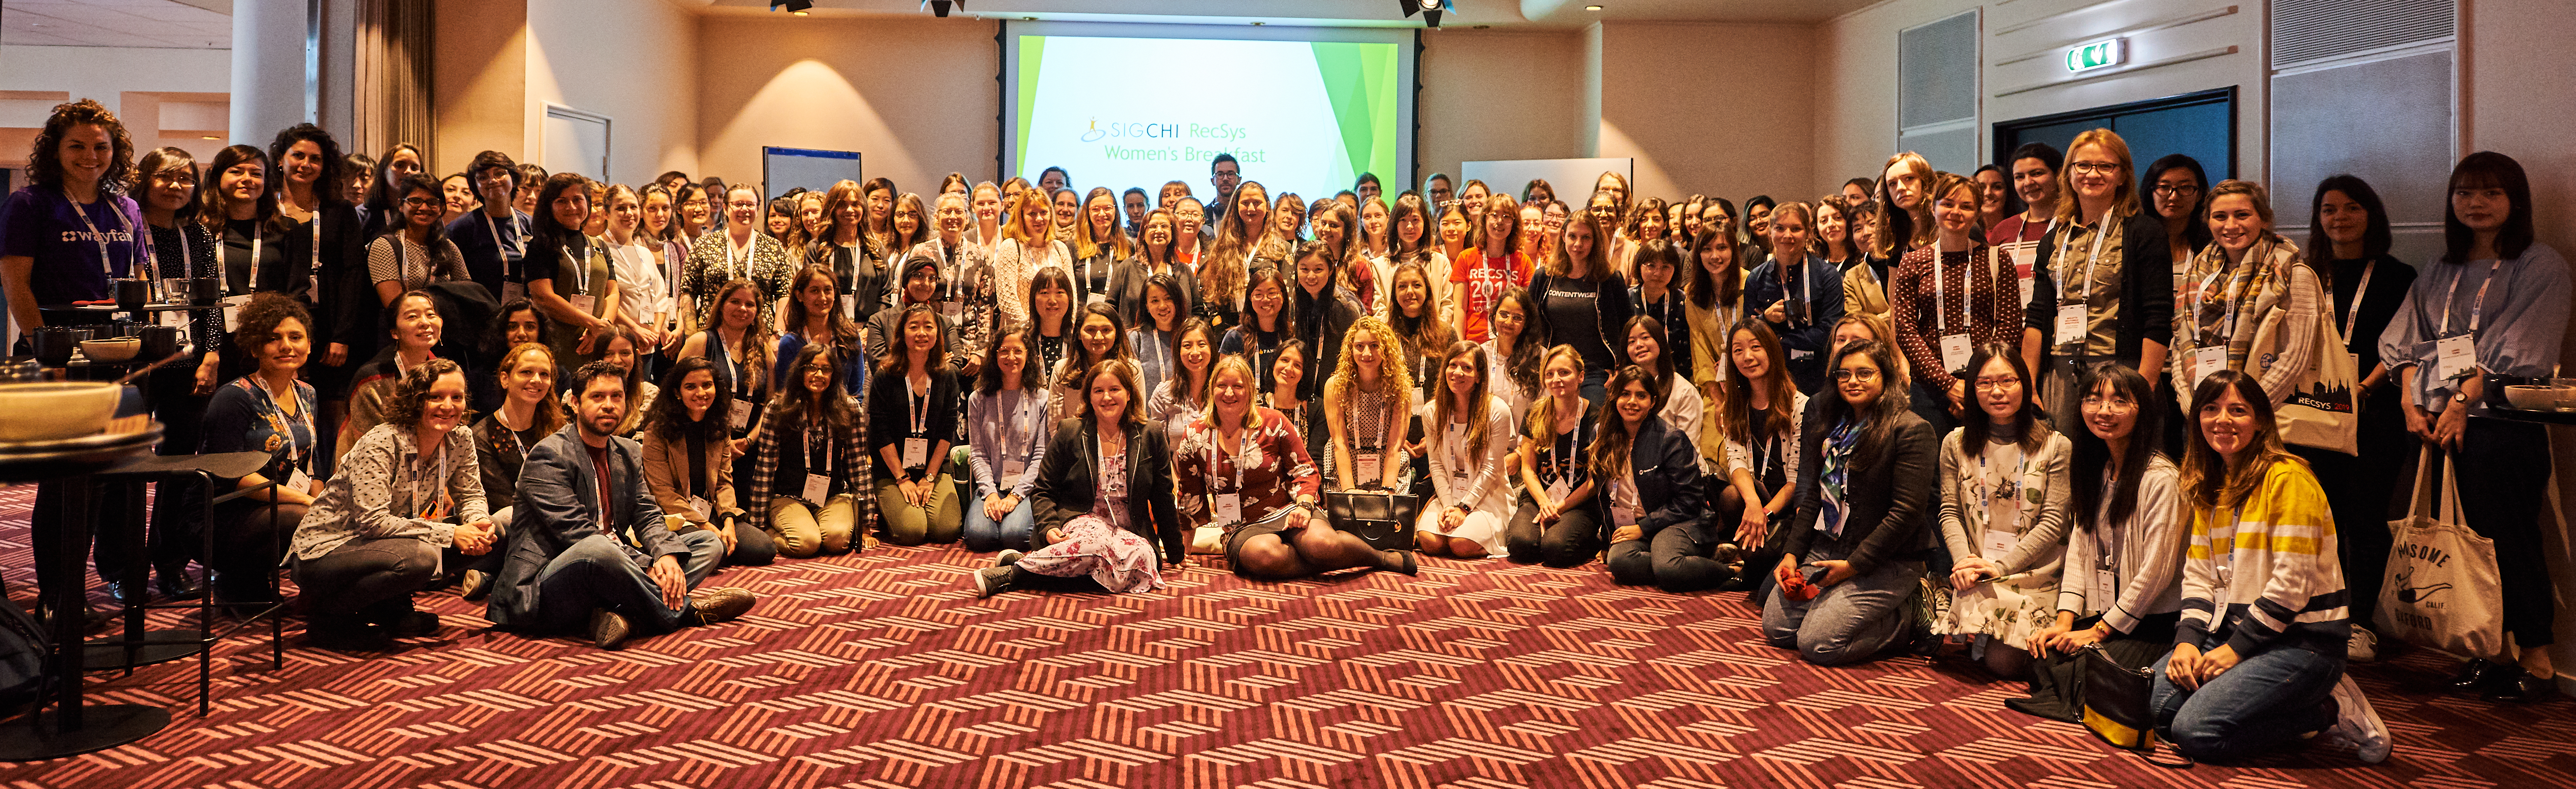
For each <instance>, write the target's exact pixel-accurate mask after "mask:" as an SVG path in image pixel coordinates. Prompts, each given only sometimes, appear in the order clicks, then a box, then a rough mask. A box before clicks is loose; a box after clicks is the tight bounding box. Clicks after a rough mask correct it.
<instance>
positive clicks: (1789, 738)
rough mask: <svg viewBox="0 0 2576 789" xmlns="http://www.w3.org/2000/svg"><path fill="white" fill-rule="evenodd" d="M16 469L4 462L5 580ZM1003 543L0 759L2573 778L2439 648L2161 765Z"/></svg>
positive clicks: (233, 675) (192, 783) (1212, 773)
mask: <svg viewBox="0 0 2576 789" xmlns="http://www.w3.org/2000/svg"><path fill="white" fill-rule="evenodd" d="M31 490H32V489H31V488H26V487H20V488H14V489H9V490H5V491H0V524H5V526H0V565H5V567H6V568H7V570H6V580H7V582H8V585H9V593H10V594H11V595H13V596H15V597H16V598H17V599H19V600H21V601H25V600H28V599H29V598H30V597H31V596H32V591H31V590H32V587H33V574H32V572H31V571H29V570H27V569H26V568H27V567H28V566H29V564H28V555H27V550H28V549H27V542H26V537H27V531H26V518H27V509H28V504H29V500H30V499H31V498H32V496H31ZM985 562H986V560H985V559H983V558H982V557H976V556H971V555H968V554H966V553H964V552H963V551H961V550H960V549H957V548H955V547H934V548H924V549H895V548H888V549H884V550H880V551H877V552H874V553H871V554H868V555H864V556H843V557H838V558H832V559H824V560H817V561H802V562H786V563H782V564H779V565H776V566H772V567H766V568H754V569H747V570H729V571H726V572H725V573H723V574H721V575H719V576H718V583H721V584H725V585H734V586H744V587H749V588H751V589H754V590H756V591H758V592H760V593H761V594H762V595H763V600H762V601H761V604H760V606H759V608H757V609H755V610H754V611H753V613H752V615H751V616H748V617H745V618H744V619H742V620H740V621H737V622H734V623H731V624H727V625H723V626H719V627H712V628H705V629H698V630H687V631H682V632H680V633H677V634H672V635H666V636H662V637H659V638H653V639H649V640H644V641H641V642H639V643H636V644H634V645H632V646H630V647H628V648H627V649H626V650H625V651H622V652H613V653H612V652H600V651H598V650H595V649H592V648H590V647H589V646H586V645H583V644H578V643H574V642H572V641H568V640H564V639H544V640H536V639H528V638H523V637H520V636H516V635H510V634H505V633H498V632H492V631H490V630H488V629H487V623H486V622H485V621H484V620H483V619H482V618H481V617H480V614H481V613H482V607H481V606H480V605H479V604H469V603H465V602H463V601H461V600H459V599H457V598H456V597H455V596H454V595H453V593H439V594H435V595H428V596H426V599H425V600H424V603H423V607H424V608H426V609H428V610H433V611H436V612H438V613H439V614H441V615H443V616H444V618H445V620H446V625H447V626H446V629H445V630H444V631H443V632H441V633H439V634H438V636H437V637H435V638H427V639H418V640H414V641H410V642H405V643H404V644H403V646H402V648H401V649H400V650H399V651H397V652H395V653H393V654H388V655H380V656H365V657H360V656H353V655H346V654H338V653H332V652H327V651H322V650H317V649H312V648H306V647H304V646H303V645H302V641H301V638H300V634H299V633H297V632H296V629H297V627H298V626H297V625H295V624H292V623H290V624H289V626H288V627H289V630H288V634H287V638H288V639H289V646H290V647H292V648H291V649H290V650H289V651H288V652H287V655H286V665H285V668H283V669H278V670H272V669H271V668H269V662H268V660H269V658H268V644H267V636H266V634H265V633H266V629H265V628H261V629H260V633H259V634H258V635H252V636H244V637H240V638H236V639H234V640H232V641H230V642H227V643H226V644H224V645H223V647H222V648H221V649H220V651H219V653H218V655H217V657H216V666H215V669H214V672H215V691H214V694H215V701H214V711H213V714H211V715H209V716H207V717H205V718H197V717H195V712H196V699H195V691H196V686H195V677H196V671H197V666H196V663H195V662H194V661H193V660H190V661H185V662H179V663H171V664H163V665H160V666H154V667H151V668H148V669H145V670H142V671H138V672H136V673H134V674H133V675H131V676H125V675H121V674H118V673H114V672H109V673H100V674H93V675H91V685H90V688H91V692H92V694H93V697H94V698H96V697H105V698H107V699H110V700H114V701H121V702H132V703H149V704H161V705H166V706H168V707H170V708H171V710H172V718H173V722H172V724H171V726H170V727H169V728H168V729H166V730H164V731H162V732H161V733H159V734H157V735H154V736H152V737H150V738H147V739H145V740H143V741H141V742H138V743H135V744H132V745H128V746H125V747H121V748H117V749H114V750H110V751H107V752H103V753H98V754H92V755H89V756H83V757H78V758H73V759H66V760H59V761H54V762H46V763H36V764H15V765H0V786H5V787H8V789H53V788H55V787H223V788H224V789H263V788H266V787H281V788H284V787H297V788H301V787H315V788H321V789H380V788H382V789H392V788H397V787H434V788H435V789H485V788H487V787H591V786H600V787H652V788H653V789H712V788H714V787H797V788H799V789H803V788H807V787H849V788H852V789H859V788H866V789H896V788H897V787H976V788H977V789H1005V788H1007V787H1038V786H1043V787H1059V788H1061V789H1112V788H1113V787H1188V789H1234V788H1235V787H1257V788H1258V789H1321V788H1322V787H1404V788H1405V789H1434V787H1457V788H1458V789H1505V788H1506V787H1531V788H1533V789H1537V788H1542V787H1583V788H1584V789H1613V788H1614V787H1617V788H1622V789H1624V788H1625V787H1639V788H1640V789H1710V788H1712V787H1768V786H1788V787H1820V788H1821V787H1841V788H1848V789H1898V788H1899V787H1916V786H1920V787H1960V786H1975V787H2043V788H2045V789H2077V788H2078V787H2120V786H2155V787H2168V786H2169V787H2202V786H2225V787H2234V788H2236V789H2258V788H2260V789H2272V788H2275V787H2299V786H2311V787H2341V786H2366V787H2398V786H2421V787H2442V788H2445V789H2449V788H2454V787H2456V788H2466V787H2486V786H2501V787H2529V786H2542V785H2565V786H2576V703H2569V702H2564V701H2561V702H2557V703H2553V704H2549V705H2544V706H2540V707H2537V708H2496V707H2492V706H2489V705H2486V704H2483V703H2480V702H2478V701H2476V700H2474V699H2462V698H2456V697H2438V696H2431V695H2425V694H2420V693H2415V692H2410V691H2407V690H2405V689H2404V688H2405V687H2406V686H2408V685H2411V684H2414V683H2420V682H2423V681H2425V680H2426V679H2428V678H2429V677H2431V676H2432V675H2433V674H2435V673H2436V672H2439V671H2442V670H2444V669H2445V668H2446V666H2447V661H2442V660H2440V659H2439V658H2437V657H2436V658H2415V659H2407V660H2399V661H2396V662H2394V663H2390V664H2382V665H2378V666H2371V667H2367V668H2364V669H2362V670H2361V671H2360V672H2359V676H2360V680H2361V683H2362V685H2363V687H2365V688H2367V689H2368V690H2369V692H2370V693H2371V694H2372V696H2373V698H2374V700H2375V701H2376V703H2377V704H2378V707H2379V710H2380V712H2381V713H2382V714H2383V715H2385V716H2387V718H2388V720H2389V724H2390V727H2391V728H2392V729H2394V730H2395V733H2396V740H2397V747H2396V755H2395V756H2394V757H2392V758H2391V759H2390V760H2389V761H2388V763H2386V764H2383V765H2379V766H2377V767H2368V766H2362V765H2360V764H2358V763H2357V762H2355V761H2353V760H2352V759H2350V758H2349V757H2348V756H2344V755H2340V754H2329V753H2324V752H2322V751H2318V752H2310V753H2296V754H2288V755H2282V756H2276V757H2272V758H2269V759H2267V760H2265V761H2262V762H2259V763H2256V764H2253V765H2247V766H2237V767H2227V768H2221V767H2212V766H2207V765H2203V766H2200V767H2198V768H2196V769H2192V770H2188V771H2173V770H2166V769H2161V768H2157V767H2153V766H2149V765H2146V764H2145V763H2143V762H2141V761H2139V760H2138V759H2137V758H2135V757H2132V756H2130V755H2128V754H2125V753H2122V752H2119V751H2116V750H2113V749H2111V748H2109V747H2107V746H2104V745H2101V744H2099V743H2098V742H2097V741H2095V740H2093V739H2092V738H2091V737H2090V736H2088V735H2087V734H2086V733H2085V732H2084V731H2083V730H2082V729H2081V728H2079V727H2077V726H2074V725H2072V724H2060V723H2049V722H2043V721H2039V720H2037V719H2034V718H2030V717H2026V716H2023V715H2020V714H2018V713H2014V712H2011V711H2008V710H2005V709H2004V708H2003V706H2002V702H2003V700H2004V699H2005V698H2008V697H2012V696H2015V695H2019V694H2018V691H2017V689H2016V688H2015V687H2012V686H2009V685H2008V684H2005V683H1987V682H1985V681H1984V680H1983V679H1982V677H1981V676H1979V675H1977V674H1975V673H1973V672H1972V671H1970V670H1967V669H1960V668H1953V667H1947V666H1939V665H1932V664H1928V663H1926V662H1925V661H1923V660H1919V659H1900V660H1889V661H1882V662H1879V663H1876V664H1872V665H1868V666H1864V667H1860V668H1847V669H1818V668H1813V667H1809V666H1806V665H1804V664H1802V663H1799V662H1796V661H1795V660H1793V659H1791V658H1790V656H1789V655H1788V654H1787V653H1784V652H1781V651H1779V650H1774V649H1772V648H1770V647H1768V646H1765V645H1763V643H1762V642H1761V638H1760V635H1759V633H1758V631H1757V618H1758V612H1756V611H1754V610H1751V609H1749V608H1747V607H1746V606H1745V605H1744V603H1743V595H1740V594H1723V595H1720V594H1700V595H1684V596H1674V595H1666V594H1662V593H1659V592H1653V591H1639V590H1635V589H1625V588H1619V587H1615V586H1612V585H1610V584H1609V583H1608V582H1607V579H1606V576H1605V574H1604V573H1603V572H1602V571H1601V570H1600V569H1599V568H1598V566H1597V565H1596V566H1595V567H1593V568H1589V569H1583V570H1573V571H1557V570H1548V569H1542V568H1532V567H1521V566H1516V565H1512V564H1509V563H1505V562H1501V561H1486V562H1475V563H1460V562H1452V561H1445V560H1432V561H1427V562H1426V563H1425V566H1424V568H1423V571H1422V575H1421V577H1420V578H1418V579H1408V578H1405V577H1402V576H1397V575H1388V574H1361V575H1355V576H1346V577H1336V578H1331V579H1327V580H1323V581H1318V582H1308V583H1291V584H1254V583H1246V582H1243V581H1241V580H1238V579H1236V578H1234V577H1233V576H1231V575H1228V574H1225V573H1222V572H1218V571H1213V570H1209V569H1205V568H1196V569H1192V570H1190V571H1188V572H1187V573H1186V574H1184V575H1182V576H1181V577H1180V578H1179V579H1178V581H1177V582H1176V583H1175V584H1173V587H1172V588H1170V589H1167V590H1164V591H1162V592H1158V593H1155V594H1148V595H1134V596H1107V595H1081V594H1027V593H1014V594H1008V595H1003V596H1000V597H996V598H994V599H991V600H985V601H978V600H975V599H974V596H973V594H972V593H970V592H968V591H966V587H965V580H966V574H967V573H968V572H969V570H970V569H971V568H974V567H980V566H984V564H985ZM94 599H96V600H99V601H101V602H104V600H105V596H104V592H103V591H97V592H96V593H95V594H94ZM186 616H187V615H170V616H168V617H166V618H156V622H155V625H156V626H164V627H168V626H182V625H185V624H188V623H190V622H191V621H192V620H190V619H187V618H186ZM5 736H11V731H10V730H8V729H5V728H0V737H5Z"/></svg>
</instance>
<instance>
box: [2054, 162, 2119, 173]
mask: <svg viewBox="0 0 2576 789" xmlns="http://www.w3.org/2000/svg"><path fill="white" fill-rule="evenodd" d="M2066 169H2068V170H2072V171H2075V172H2079V173H2115V172H2119V171H2120V164H2119V163H2118V162H2075V163H2072V164H2069V165H2067V166H2066Z"/></svg>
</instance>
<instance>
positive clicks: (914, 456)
mask: <svg viewBox="0 0 2576 789" xmlns="http://www.w3.org/2000/svg"><path fill="white" fill-rule="evenodd" d="M903 388H904V392H905V394H907V395H909V396H908V397H906V398H905V403H906V405H908V406H909V409H908V410H910V411H911V412H912V432H911V433H909V434H906V435H905V436H904V438H903V467H904V468H905V469H907V470H909V469H915V468H928V467H929V466H930V437H929V436H930V403H929V402H928V401H929V399H930V398H928V397H924V396H922V394H921V392H920V391H918V390H915V389H913V388H912V379H910V378H906V379H904V382H903Z"/></svg>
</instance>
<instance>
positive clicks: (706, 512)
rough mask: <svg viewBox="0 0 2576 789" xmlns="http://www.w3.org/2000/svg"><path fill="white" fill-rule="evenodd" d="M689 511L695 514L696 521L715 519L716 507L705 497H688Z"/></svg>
mask: <svg viewBox="0 0 2576 789" xmlns="http://www.w3.org/2000/svg"><path fill="white" fill-rule="evenodd" d="M689 511H691V512H695V513H697V514H698V520H707V519H710V518H713V517H715V512H716V505H715V504H714V503H712V502H709V501H707V497H705V496H690V497H689Z"/></svg>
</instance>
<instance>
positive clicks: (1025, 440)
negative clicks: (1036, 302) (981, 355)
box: [961, 324, 1050, 553]
mask: <svg viewBox="0 0 2576 789" xmlns="http://www.w3.org/2000/svg"><path fill="white" fill-rule="evenodd" d="M986 356H987V358H989V359H991V361H990V362H989V363H987V364H985V365H984V369H983V370H982V371H981V372H980V374H979V375H978V376H977V382H976V386H975V393H974V394H972V395H969V396H967V398H966V435H967V441H966V447H967V466H968V470H969V471H972V472H973V473H974V475H975V492H976V499H975V500H974V501H972V502H969V503H967V505H966V521H965V523H964V525H963V526H962V527H961V529H962V530H961V534H962V536H963V538H964V540H965V543H966V550H969V551H974V552H976V553H984V552H986V551H997V550H1001V549H1004V548H1027V547H1029V538H1030V535H1032V534H1034V533H1036V531H1037V522H1038V521H1037V509H1036V505H1034V504H1032V503H1030V499H1029V496H1030V494H1032V493H1034V492H1036V490H1037V485H1038V477H1037V471H1038V467H1039V466H1042V465H1044V464H1045V460H1046V445H1047V439H1048V438H1049V437H1050V436H1049V434H1048V428H1049V427H1050V426H1049V425H1048V423H1047V421H1046V415H1047V388H1046V378H1045V375H1044V374H1043V373H1041V372H1039V370H1038V367H1039V365H1038V360H1037V331H1036V330H1035V329H1032V328H1030V327H1028V326H1025V325H1018V324H1008V325H1004V326H1003V327H1002V330H1001V331H1000V332H997V333H995V334H994V335H993V349H992V352H991V353H989V354H986Z"/></svg>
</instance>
